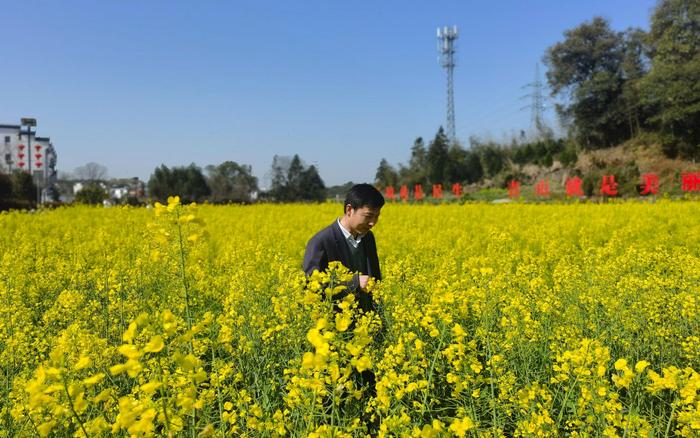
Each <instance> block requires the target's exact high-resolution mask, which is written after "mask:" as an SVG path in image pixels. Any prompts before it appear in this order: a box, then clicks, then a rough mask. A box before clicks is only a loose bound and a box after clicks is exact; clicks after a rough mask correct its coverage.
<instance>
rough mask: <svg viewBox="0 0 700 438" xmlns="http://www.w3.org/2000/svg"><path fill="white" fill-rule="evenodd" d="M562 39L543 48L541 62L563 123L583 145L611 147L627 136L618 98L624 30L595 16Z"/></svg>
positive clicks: (623, 111)
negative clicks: (561, 100) (557, 99)
mask: <svg viewBox="0 0 700 438" xmlns="http://www.w3.org/2000/svg"><path fill="white" fill-rule="evenodd" d="M564 35H565V40H564V41H563V42H560V43H557V44H555V45H554V46H552V47H550V48H549V49H547V52H546V54H545V56H544V62H545V63H546V64H547V66H548V68H549V69H548V71H547V80H548V83H549V85H550V87H551V90H552V95H559V96H561V97H563V98H564V99H565V103H564V104H558V105H557V112H558V113H559V114H560V116H561V117H562V120H563V121H571V122H572V125H571V128H573V134H574V136H575V138H576V139H577V140H578V141H579V142H580V143H581V144H582V145H583V146H584V147H586V148H600V147H607V146H612V145H615V144H617V143H619V142H620V141H623V140H626V139H627V138H629V137H630V133H629V128H628V122H627V120H628V117H627V111H626V106H627V105H625V102H624V100H623V98H622V94H623V85H624V82H625V81H624V76H623V73H622V62H623V58H624V55H625V51H624V34H622V33H619V32H614V31H613V30H612V29H610V26H609V24H608V21H607V20H605V19H604V18H601V17H595V18H594V19H593V20H592V21H590V22H585V23H583V24H581V25H579V26H578V27H576V28H574V29H571V30H568V31H566V32H565V33H564Z"/></svg>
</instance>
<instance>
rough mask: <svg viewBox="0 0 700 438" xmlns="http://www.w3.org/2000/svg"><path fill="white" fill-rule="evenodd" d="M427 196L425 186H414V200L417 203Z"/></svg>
mask: <svg viewBox="0 0 700 438" xmlns="http://www.w3.org/2000/svg"><path fill="white" fill-rule="evenodd" d="M424 197H425V195H424V194H423V186H422V185H421V184H416V185H415V186H413V198H414V199H415V200H416V201H420V200H421V199H423V198H424Z"/></svg>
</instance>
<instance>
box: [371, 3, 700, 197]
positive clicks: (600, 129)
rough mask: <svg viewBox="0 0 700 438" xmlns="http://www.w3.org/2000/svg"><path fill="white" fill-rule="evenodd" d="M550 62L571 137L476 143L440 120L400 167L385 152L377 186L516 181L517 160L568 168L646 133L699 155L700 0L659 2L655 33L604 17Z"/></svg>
mask: <svg viewBox="0 0 700 438" xmlns="http://www.w3.org/2000/svg"><path fill="white" fill-rule="evenodd" d="M543 61H544V63H545V64H546V65H547V67H548V70H547V84H548V86H549V88H550V92H551V93H550V94H551V96H552V97H554V98H557V99H558V101H559V103H557V105H556V111H557V114H558V117H559V119H560V121H561V124H562V126H564V127H565V128H566V135H565V137H564V138H554V135H553V134H552V132H551V130H549V129H542V130H540V132H538V135H537V138H535V139H529V140H528V139H526V138H525V135H524V133H522V132H521V137H520V138H519V139H513V140H512V141H511V143H510V144H498V143H496V142H493V141H483V140H480V139H478V138H476V137H472V138H470V139H469V148H468V149H465V147H463V146H462V145H461V144H460V143H459V142H455V143H453V144H450V143H449V141H448V140H447V138H446V136H445V134H444V131H443V129H442V128H440V129H439V130H438V132H437V134H436V135H435V137H434V138H433V139H432V140H431V141H430V142H429V144H428V145H426V144H425V143H424V141H423V138H422V137H418V138H417V139H416V140H415V142H414V143H413V146H412V147H411V155H410V159H409V161H408V163H406V164H398V166H397V167H393V166H392V165H391V164H390V163H389V162H388V161H387V160H386V159H382V160H381V161H380V163H379V166H378V168H377V171H376V175H375V182H376V184H377V185H378V186H380V187H388V186H400V185H404V184H406V185H407V186H409V187H413V185H415V184H423V185H430V184H443V186H445V185H447V184H451V183H454V182H460V183H467V184H470V183H474V182H479V181H483V180H485V179H491V180H496V181H495V182H496V184H497V185H500V186H501V187H505V184H506V182H507V181H508V180H510V179H517V178H518V177H519V176H520V175H518V170H517V167H516V166H510V163H513V164H518V165H524V164H536V165H540V166H544V167H549V166H551V165H552V164H553V162H554V160H557V161H559V162H560V163H561V164H562V165H563V166H565V167H569V166H572V165H573V164H575V163H576V161H577V159H578V153H579V152H580V151H582V150H583V151H585V150H592V149H601V148H606V147H611V146H616V145H618V144H620V143H623V142H625V141H627V140H629V139H632V138H635V137H640V136H645V137H646V138H647V139H648V140H649V141H651V142H658V143H660V144H661V146H662V149H663V151H664V153H665V154H666V155H667V156H669V157H677V156H678V157H681V158H684V159H695V158H699V157H700V2H698V1H697V0H662V1H660V2H659V3H658V5H657V6H656V8H655V10H654V11H653V13H652V16H651V23H650V30H649V31H648V32H646V31H644V30H642V29H639V28H629V29H626V30H624V31H621V32H620V31H615V30H613V29H612V28H611V27H610V23H609V22H608V21H607V20H606V19H604V18H601V17H594V18H593V19H591V20H590V21H587V22H584V23H582V24H580V25H579V26H577V27H575V28H573V29H571V30H568V31H566V32H565V33H564V40H563V41H561V42H558V43H556V44H554V45H553V46H551V47H549V48H548V49H547V50H546V52H545V54H544V56H543Z"/></svg>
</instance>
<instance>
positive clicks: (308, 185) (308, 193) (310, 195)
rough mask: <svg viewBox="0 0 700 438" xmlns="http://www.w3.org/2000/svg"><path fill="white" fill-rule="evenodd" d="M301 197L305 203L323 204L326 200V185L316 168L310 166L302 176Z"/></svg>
mask: <svg viewBox="0 0 700 438" xmlns="http://www.w3.org/2000/svg"><path fill="white" fill-rule="evenodd" d="M301 189H302V190H301V197H300V199H301V200H303V201H312V202H323V201H325V199H326V185H325V184H324V183H323V180H322V179H321V175H319V174H318V170H316V166H313V165H312V166H309V167H308V169H305V170H304V171H303V172H302V174H301Z"/></svg>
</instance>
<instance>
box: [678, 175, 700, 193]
mask: <svg viewBox="0 0 700 438" xmlns="http://www.w3.org/2000/svg"><path fill="white" fill-rule="evenodd" d="M681 190H683V191H684V192H700V172H695V173H682V174H681Z"/></svg>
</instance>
